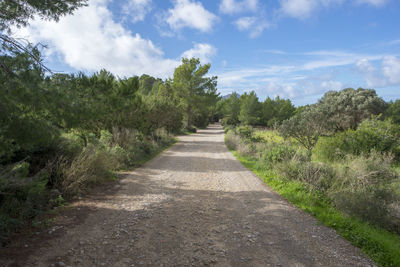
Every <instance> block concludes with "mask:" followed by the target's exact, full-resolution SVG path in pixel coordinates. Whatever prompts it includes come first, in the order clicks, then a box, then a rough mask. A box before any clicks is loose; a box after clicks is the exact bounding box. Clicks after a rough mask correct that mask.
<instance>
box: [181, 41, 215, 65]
mask: <svg viewBox="0 0 400 267" xmlns="http://www.w3.org/2000/svg"><path fill="white" fill-rule="evenodd" d="M216 53H217V49H216V48H215V47H213V46H212V45H210V44H204V43H200V44H195V45H194V47H193V48H192V49H189V50H187V51H185V52H184V53H183V54H182V57H186V58H192V57H194V58H199V59H200V62H201V63H202V64H204V63H209V62H211V57H212V56H214V55H215V54H216Z"/></svg>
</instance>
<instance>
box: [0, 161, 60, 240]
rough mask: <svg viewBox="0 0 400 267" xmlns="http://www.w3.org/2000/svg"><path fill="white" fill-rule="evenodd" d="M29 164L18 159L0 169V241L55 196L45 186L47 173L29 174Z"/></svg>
mask: <svg viewBox="0 0 400 267" xmlns="http://www.w3.org/2000/svg"><path fill="white" fill-rule="evenodd" d="M29 168H30V165H29V163H27V162H19V163H16V164H13V165H9V166H7V167H3V168H2V169H0V192H1V194H0V242H4V241H5V239H6V237H7V236H8V235H9V234H10V233H11V232H12V231H14V230H15V229H16V228H18V227H19V226H20V225H22V223H23V222H24V221H25V220H30V219H32V218H34V217H35V216H37V215H39V214H41V213H42V212H43V211H44V210H45V209H47V208H49V207H51V205H52V203H51V199H52V198H53V197H54V198H56V197H58V195H54V194H52V192H51V191H50V190H49V189H48V188H47V186H46V185H47V182H48V179H49V173H48V172H47V171H46V170H42V171H41V172H39V173H37V174H36V175H34V176H32V177H30V176H29Z"/></svg>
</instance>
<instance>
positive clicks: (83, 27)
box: [15, 0, 208, 78]
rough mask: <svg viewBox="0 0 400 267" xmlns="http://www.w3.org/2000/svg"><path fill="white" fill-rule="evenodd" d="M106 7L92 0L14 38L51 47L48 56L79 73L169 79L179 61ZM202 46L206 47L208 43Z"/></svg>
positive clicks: (39, 22) (36, 22)
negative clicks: (147, 75)
mask: <svg viewBox="0 0 400 267" xmlns="http://www.w3.org/2000/svg"><path fill="white" fill-rule="evenodd" d="M106 4H107V2H106V1H103V0H101V1H95V0H92V1H90V2H89V6H87V7H83V8H80V9H79V10H77V11H76V12H75V14H74V15H71V16H66V17H62V18H61V19H60V21H59V22H58V23H56V22H54V21H43V20H34V21H32V22H31V23H30V26H29V27H28V28H23V29H16V30H15V32H16V34H15V35H16V36H21V37H25V38H27V39H29V40H30V41H32V42H35V43H37V42H41V43H44V44H48V47H49V50H48V53H50V54H52V55H54V56H58V57H60V58H62V60H63V61H64V62H65V63H66V64H68V65H69V66H71V67H72V68H74V69H77V70H83V71H98V70H100V69H101V68H105V69H107V70H109V71H111V72H112V73H114V74H117V75H119V76H132V75H141V74H143V73H147V74H150V75H154V76H156V77H161V78H167V77H169V76H170V75H171V74H172V73H173V71H174V68H175V67H177V66H178V65H179V64H180V59H178V58H175V59H168V58H165V57H164V53H163V51H162V50H161V49H160V48H159V47H157V46H155V45H154V44H153V42H152V41H151V40H148V39H144V38H142V37H141V36H140V35H139V34H137V33H136V34H135V33H132V32H130V31H128V30H126V29H125V28H124V27H123V26H122V25H121V24H119V23H116V22H115V21H113V19H112V14H111V12H110V11H109V10H108V9H107V6H106ZM199 47H200V48H202V47H206V44H202V45H201V46H199ZM195 48H196V47H195ZM203 50H205V51H206V49H203ZM189 51H190V50H189ZM193 51H197V50H196V49H194V50H193ZM187 53H189V52H187ZM193 53H194V52H193ZM198 53H199V54H201V53H200V52H198ZM203 54H204V56H207V55H208V54H207V53H206V52H204V53H203Z"/></svg>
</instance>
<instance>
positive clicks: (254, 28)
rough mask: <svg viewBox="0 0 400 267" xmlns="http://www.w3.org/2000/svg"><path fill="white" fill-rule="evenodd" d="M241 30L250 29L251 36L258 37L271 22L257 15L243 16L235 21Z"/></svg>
mask: <svg viewBox="0 0 400 267" xmlns="http://www.w3.org/2000/svg"><path fill="white" fill-rule="evenodd" d="M234 24H235V25H236V27H237V28H238V30H239V31H248V32H249V36H250V38H256V37H258V36H260V35H261V34H262V32H263V31H264V29H266V28H269V27H270V24H269V23H268V22H267V21H265V20H263V19H262V18H257V17H242V18H239V19H238V20H236V21H235V22H234Z"/></svg>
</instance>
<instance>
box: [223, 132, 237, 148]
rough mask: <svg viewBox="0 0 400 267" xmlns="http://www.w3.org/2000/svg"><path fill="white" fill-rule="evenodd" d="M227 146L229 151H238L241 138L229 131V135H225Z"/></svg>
mask: <svg viewBox="0 0 400 267" xmlns="http://www.w3.org/2000/svg"><path fill="white" fill-rule="evenodd" d="M225 144H226V146H227V147H228V149H231V150H236V149H237V147H238V146H239V144H240V137H239V136H238V135H236V134H235V133H234V132H233V131H229V132H228V133H227V134H225Z"/></svg>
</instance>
